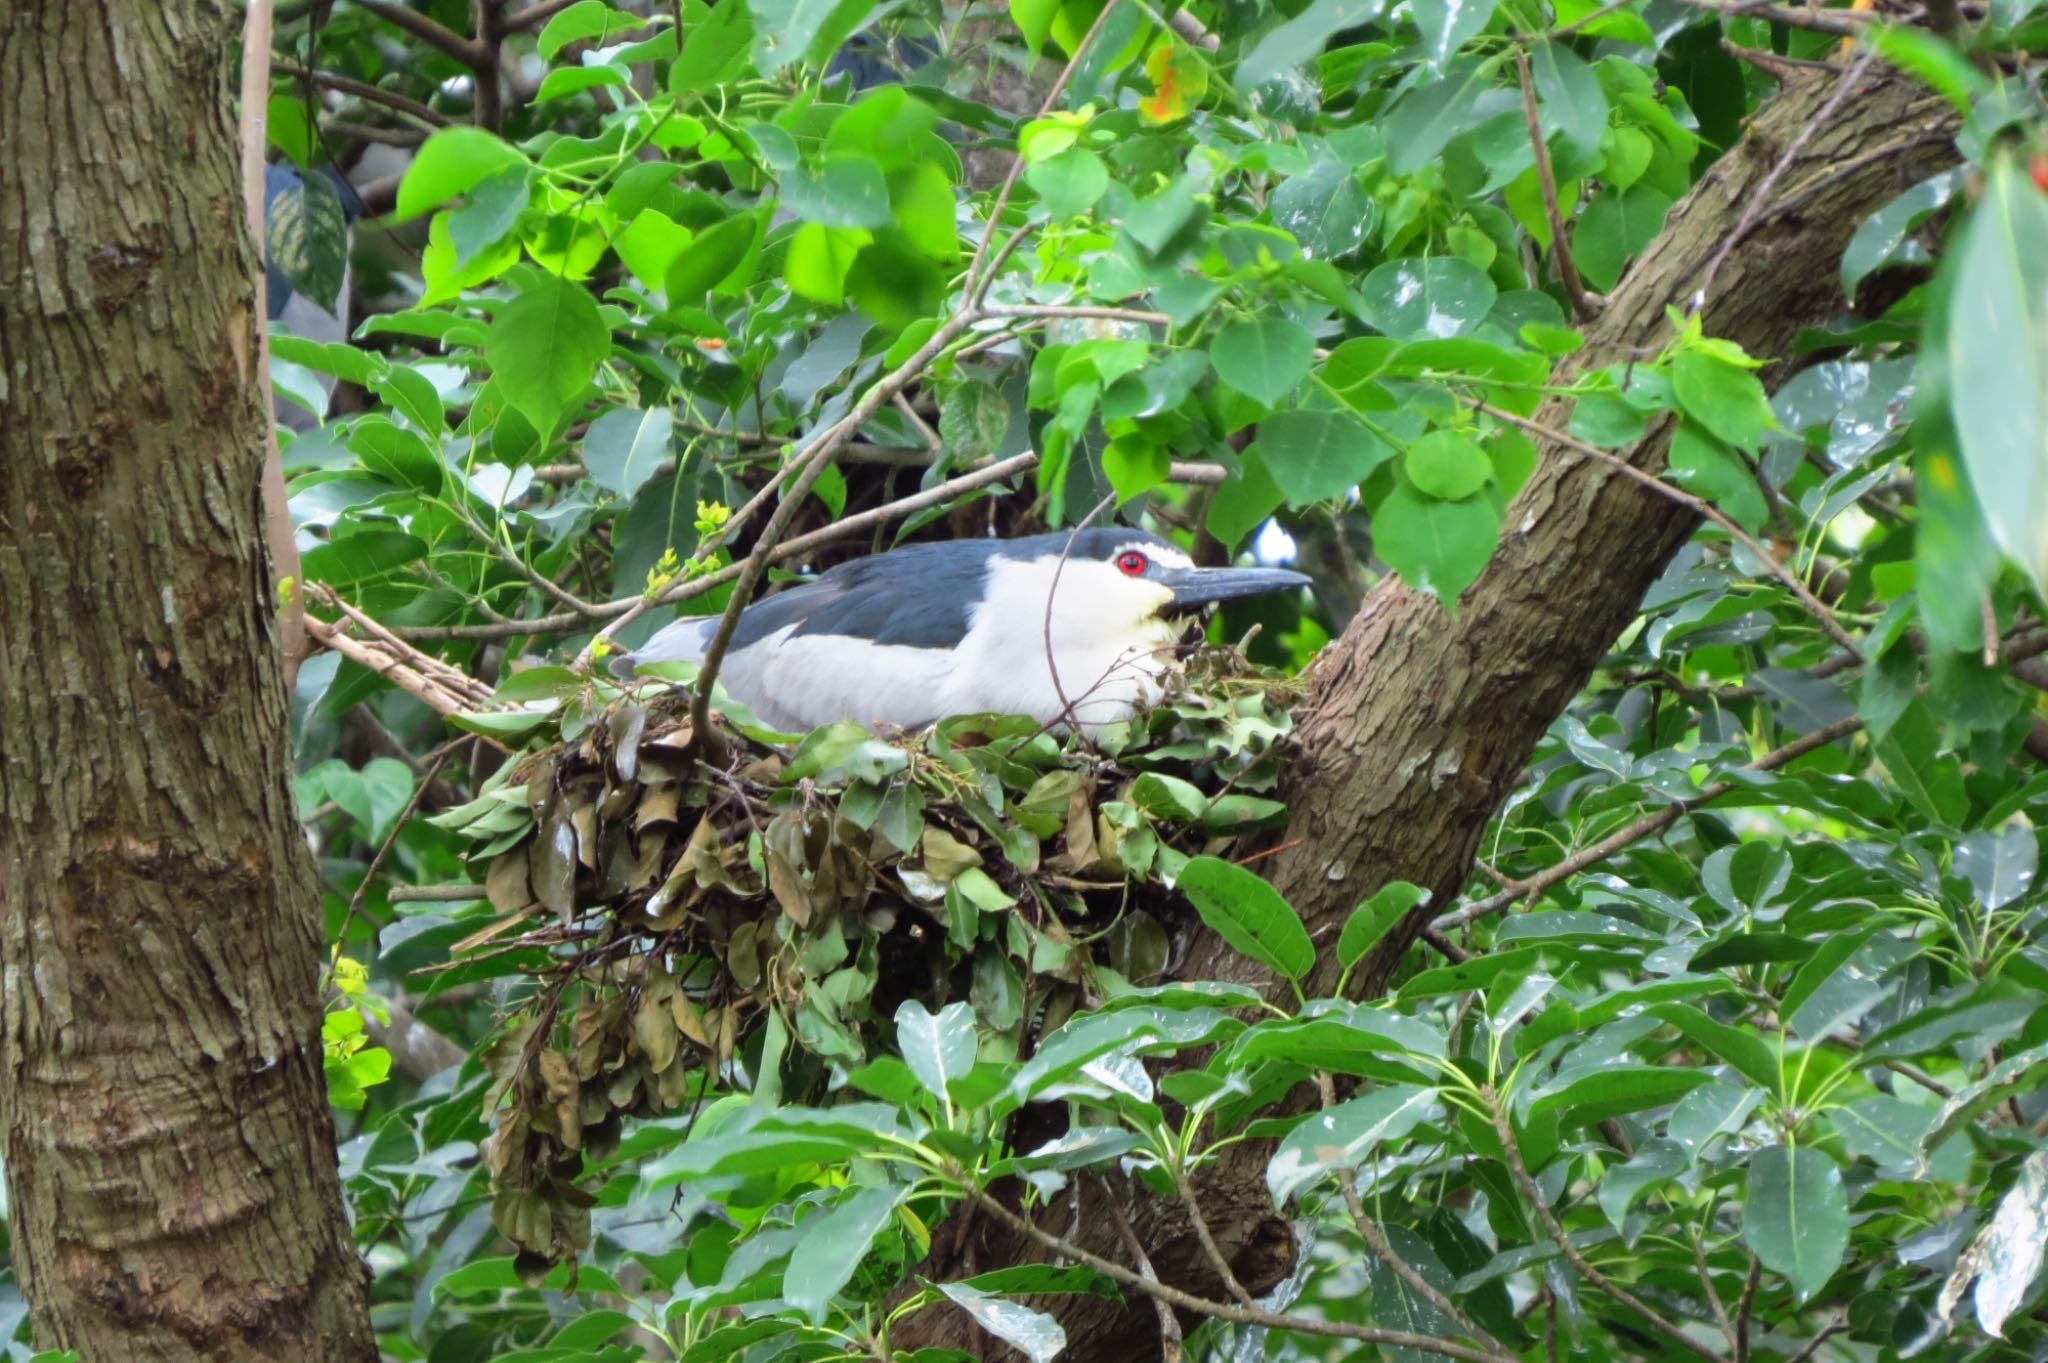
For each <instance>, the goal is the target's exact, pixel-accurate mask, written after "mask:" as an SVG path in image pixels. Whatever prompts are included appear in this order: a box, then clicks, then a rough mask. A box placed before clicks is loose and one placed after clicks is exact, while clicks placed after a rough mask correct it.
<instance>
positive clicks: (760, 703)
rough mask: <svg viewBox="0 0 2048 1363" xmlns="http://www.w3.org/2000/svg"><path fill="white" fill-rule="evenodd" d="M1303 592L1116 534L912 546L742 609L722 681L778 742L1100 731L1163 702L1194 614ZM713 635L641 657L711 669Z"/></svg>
mask: <svg viewBox="0 0 2048 1363" xmlns="http://www.w3.org/2000/svg"><path fill="white" fill-rule="evenodd" d="M1063 556H1064V561H1063ZM1307 583H1308V579H1307V578H1306V577H1303V576H1302V575H1301V574H1300V573H1292V572H1288V571H1286V570H1285V569H1281V568H1198V567H1196V566H1195V564H1194V561H1193V560H1191V559H1190V558H1189V557H1188V556H1187V555H1186V554H1184V553H1182V552H1181V551H1180V550H1178V549H1176V548H1174V547H1173V545H1171V544H1169V543H1167V542H1166V541H1165V540H1163V539H1161V538H1159V537H1158V536H1157V535H1149V534H1146V533H1144V532H1143V531H1139V530H1127V529H1121V528H1117V527H1109V528H1104V529H1095V530H1083V531H1080V532H1079V533H1077V534H1069V533H1068V532H1065V531H1060V532H1056V533H1053V534H1049V535H1032V536H1029V537H1027V538H1023V539H1012V540H993V539H991V540H956V541H952V542H950V543H938V544H912V545H906V546H904V547H902V548H900V549H892V550H890V551H889V552H888V553H885V554H876V555H874V556H873V557H871V558H863V559H855V560H854V561H853V562H851V563H842V564H840V565H839V566H838V567H836V568H833V569H831V570H829V571H828V572H825V573H822V574H820V575H819V576H818V577H817V578H815V579H813V580H812V581H809V582H806V583H804V584H802V585H801V586H798V587H793V588H791V589H790V590H788V591H785V592H783V593H781V594H780V595H778V596H772V597H769V598H768V599H766V600H764V601H761V602H758V603H756V604H755V605H753V606H751V607H749V608H748V609H747V611H746V612H745V613H744V614H743V615H742V616H741V617H740V624H739V629H738V632H737V633H735V634H734V635H733V642H732V647H731V648H730V650H728V652H727V655H726V657H725V660H724V662H723V664H722V665H721V668H720V670H719V674H718V679H719V683H720V685H722V686H723V687H724V688H725V690H726V691H727V693H728V694H730V695H731V696H732V697H733V698H734V699H735V700H737V701H739V702H740V703H741V704H742V705H745V706H746V707H747V708H748V709H750V710H752V711H753V712H754V713H755V714H756V715H758V716H760V718H761V719H762V720H763V721H765V722H766V723H768V724H772V725H774V726H775V727H776V728H778V729H782V730H784V731H786V732H796V733H802V732H807V731H808V730H811V729H814V728H817V727H818V726H819V725H822V724H830V723H833V722H835V721H839V720H847V719H850V720H854V721H857V722H859V723H863V724H870V725H874V724H887V725H894V726H897V727H899V728H905V729H910V728H916V727H918V726H920V725H924V724H929V723H931V722H932V721H933V720H936V719H942V718H944V717H946V716H948V715H962V714H978V713H981V712H984V711H995V712H999V713H1003V714H1021V715H1029V716H1031V717H1032V718H1034V719H1037V720H1039V721H1040V722H1042V723H1048V724H1050V723H1067V722H1072V723H1075V724H1078V725H1079V726H1080V727H1081V728H1082V729H1083V730H1084V731H1087V730H1094V729H1097V728H1099V727H1100V726H1102V725H1104V724H1108V723H1112V722H1114V721H1116V720H1120V719H1125V718H1127V717H1129V716H1130V715H1131V714H1132V712H1133V711H1134V710H1135V709H1136V708H1137V706H1138V705H1139V704H1140V703H1142V702H1150V701H1152V700H1155V699H1157V697H1158V695H1159V693H1160V679H1161V676H1162V675H1163V674H1164V673H1165V672H1166V670H1167V669H1168V668H1170V667H1171V666H1172V665H1173V657H1172V651H1173V648H1174V646H1175V645H1176V644H1177V643H1178V642H1179V641H1180V639H1181V637H1182V636H1183V635H1184V634H1185V633H1186V631H1187V626H1188V623H1189V620H1190V618H1191V617H1194V616H1198V615H1200V614H1201V613H1202V612H1203V611H1205V610H1207V609H1208V608H1209V607H1211V606H1214V605H1215V604H1216V603H1218V602H1220V601H1228V600H1231V599H1232V598H1235V597H1245V596H1256V595H1259V594H1261V593H1265V592H1274V591H1282V590H1287V589H1290V588H1297V587H1302V586H1305V585H1307ZM1055 584H1056V585H1055ZM717 627H718V622H717V619H716V618H715V617H693V618H686V619H682V620H678V621H676V622H675V623H674V624H672V625H670V626H668V627H667V628H666V629H664V630H662V631H661V632H660V633H658V634H656V635H655V636H654V637H653V638H651V639H649V640H648V641H647V643H646V645H645V646H644V647H642V648H641V649H639V650H638V651H637V652H636V653H635V654H634V655H633V657H632V659H631V662H632V663H634V664H638V663H656V662H671V661H677V660H682V661H688V662H701V661H702V660H703V657H704V650H705V649H706V647H708V645H709V644H710V641H711V636H712V635H713V634H714V633H715V632H716V630H717ZM1063 697H1064V699H1063ZM1069 706H1071V709H1069Z"/></svg>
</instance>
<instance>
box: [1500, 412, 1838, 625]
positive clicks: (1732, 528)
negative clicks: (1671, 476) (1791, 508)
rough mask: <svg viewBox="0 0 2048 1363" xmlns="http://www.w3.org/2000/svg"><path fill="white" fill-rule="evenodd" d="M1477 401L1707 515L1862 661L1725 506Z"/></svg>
mask: <svg viewBox="0 0 2048 1363" xmlns="http://www.w3.org/2000/svg"><path fill="white" fill-rule="evenodd" d="M1474 405H1475V406H1477V407H1478V408H1479V410H1480V411H1482V412H1485V413H1486V414H1487V415H1488V416H1490V417H1493V418H1495V419H1496V420H1499V421H1506V422H1510V423H1512V424H1513V425H1515V426H1519V427H1520V428H1521V429H1523V430H1524V431H1527V432H1528V433H1529V434H1530V435H1536V436H1541V437H1542V438H1543V439H1545V440H1548V441H1550V442H1551V443H1552V444H1554V445H1562V446H1564V447H1565V448H1566V449H1568V450H1570V451H1572V452H1573V453H1574V454H1579V455H1583V456H1584V457H1586V458H1588V459H1592V460H1596V461H1598V462H1599V463H1602V464H1605V465H1607V466H1608V467H1610V468H1612V469H1614V470H1616V471H1617V472H1619V473H1622V474H1624V475H1626V476H1627V477H1629V478H1632V479H1634V480H1635V481H1636V482H1638V483H1641V484H1642V485H1643V486H1644V487H1646V488H1649V489H1650V490H1651V491H1652V492H1655V493H1656V494H1657V495H1658V496H1660V497H1665V498H1669V499H1670V500H1671V501H1674V502H1677V503H1678V504H1679V505H1680V506H1682V507H1684V508H1686V509H1687V510H1688V511H1691V512H1693V513H1694V514H1695V515H1698V516H1704V517H1705V518H1706V519H1708V520H1710V521H1712V522H1713V523H1714V524H1715V525H1718V526H1720V527H1721V529H1722V530H1724V531H1726V532H1727V533H1728V535H1729V537H1730V538H1732V539H1734V540H1735V541H1736V543H1738V544H1740V545H1741V546H1742V547H1743V548H1745V549H1747V550H1749V552H1750V553H1751V554H1752V555H1754V556H1755V557H1756V559H1757V561H1758V562H1760V563H1762V564H1763V565H1764V566H1765V567H1766V568H1768V569H1769V570H1770V571H1771V574H1772V576H1774V577H1776V578H1777V579H1778V580H1779V581H1780V582H1782V583H1784V584H1785V586H1786V587H1787V588H1788V589H1789V590H1790V591H1791V593H1792V595H1793V596H1795V597H1797V598H1798V600H1799V604H1800V605H1802V606H1804V607H1806V609H1807V612H1808V613H1809V614H1810V615H1812V616H1813V618H1814V619H1815V620H1816V621H1817V622H1818V623H1819V624H1820V627H1821V630H1822V632H1823V633H1825V634H1826V635H1827V636H1828V638H1830V639H1832V640H1834V641H1835V642H1836V643H1837V644H1839V645H1841V647H1842V648H1843V649H1844V650H1846V651H1847V652H1848V653H1849V654H1850V655H1851V656H1852V657H1854V658H1855V659H1857V660H1858V661H1861V659H1862V657H1863V652H1862V650H1861V649H1859V648H1858V647H1857V645H1856V637H1855V636H1854V635H1852V634H1850V633H1849V631H1848V630H1846V629H1844V628H1842V623H1841V621H1839V620H1837V619H1835V613H1834V612H1833V611H1831V610H1829V609H1828V608H1827V605H1826V603H1825V602H1823V601H1822V600H1821V599H1820V598H1819V597H1817V596H1815V595H1814V594H1813V591H1812V589H1811V588H1809V587H1808V586H1807V585H1806V584H1805V583H1804V582H1802V581H1800V579H1799V575H1798V574H1797V573H1795V572H1793V571H1792V570H1791V569H1790V568H1787V567H1786V566H1785V565H1784V564H1783V563H1780V562H1779V561H1778V559H1777V557H1776V556H1775V555H1773V554H1772V553H1771V552H1770V551H1769V550H1767V549H1765V548H1764V547H1763V545H1761V544H1759V543H1757V541H1756V537H1755V536H1753V535H1751V534H1750V533H1749V532H1748V531H1747V530H1744V529H1743V528H1742V527H1741V526H1739V525H1737V524H1736V523H1735V522H1734V521H1732V520H1730V519H1729V518H1728V517H1727V516H1726V515H1725V514H1724V513H1723V512H1722V511H1721V509H1720V508H1719V507H1716V506H1715V505H1714V504H1713V503H1711V502H1708V501H1705V500H1703V499H1701V498H1699V497H1695V496H1693V495H1692V494H1691V493H1690V492H1687V491H1686V490H1685V489H1684V488H1682V487H1679V486H1677V485H1675V484H1673V483H1667V482H1665V481H1664V480H1663V479H1662V478H1659V477H1658V476H1657V475H1656V474H1654V473H1647V472H1645V471H1644V470H1642V469H1639V468H1637V467H1636V466H1635V465H1634V464H1631V463H1629V462H1628V461H1627V460H1626V459H1623V458H1621V457H1620V456H1618V455H1614V454H1610V453H1608V452H1607V451H1606V450H1603V449H1598V448H1596V447H1594V446H1592V445H1589V444H1587V443H1586V442H1585V441H1583V440H1580V439H1578V438H1577V437H1576V436H1573V435H1570V434H1568V433H1566V432H1564V431H1560V430H1558V429H1556V428H1555V427H1551V426H1545V425H1543V424H1542V423H1541V422H1537V421H1531V420H1529V419H1528V418H1527V417H1524V416H1518V415H1516V414H1515V413H1513V412H1510V411H1508V410H1507V409H1506V408H1505V407H1496V406H1494V405H1493V404H1492V403H1488V402H1480V403H1475V404H1474Z"/></svg>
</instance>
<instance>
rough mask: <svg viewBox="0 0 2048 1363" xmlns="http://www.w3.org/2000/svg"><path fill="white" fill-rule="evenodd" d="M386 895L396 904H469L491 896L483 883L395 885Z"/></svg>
mask: <svg viewBox="0 0 2048 1363" xmlns="http://www.w3.org/2000/svg"><path fill="white" fill-rule="evenodd" d="M384 897H385V898H386V899H388V900H390V901H391V902H392V903H394V904H467V903H469V902H470V901H471V900H476V899H488V898H489V897H490V896H489V895H488V894H487V893H486V892H485V890H484V887H483V886H481V885H393V886H392V887H391V892H390V893H389V894H387V895H385V896H384Z"/></svg>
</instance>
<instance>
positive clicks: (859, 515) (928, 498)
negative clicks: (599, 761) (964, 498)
mask: <svg viewBox="0 0 2048 1363" xmlns="http://www.w3.org/2000/svg"><path fill="white" fill-rule="evenodd" d="M1037 465H1038V454H1037V452H1036V451H1035V450H1026V451H1025V452H1024V453H1022V454H1017V455H1012V456H1011V457H1010V458H1008V459H1005V460H1003V461H1001V462H1000V463H995V464H990V465H988V466H987V467H985V468H980V469H976V470H974V471H973V472H971V473H963V474H961V475H960V476H959V477H957V478H949V479H947V480H946V481H945V482H943V483H940V484H939V485H938V486H937V487H931V488H926V489H925V490H924V491H922V492H914V493H912V494H911V495H909V496H908V497H899V498H897V499H896V500H895V501H893V502H887V503H884V504H883V505H881V506H877V507H873V508H870V509H869V510H866V511H861V512H856V513H855V514H854V515H851V516H842V517H840V518H839V519H838V520H836V521H834V522H832V523H831V524H830V525H827V526H823V527H821V528H819V529H817V530H813V531H811V532H810V533H809V534H805V535H798V536H797V537H796V538H794V539H792V540H789V541H787V542H785V543H783V544H780V545H777V546H775V547H773V548H772V549H770V550H768V551H766V552H767V553H768V557H769V560H770V561H771V562H780V561H782V560H783V559H787V558H795V557H797V556H798V555H800V554H807V553H809V552H810V551H811V550H813V549H816V548H819V547H820V546H822V545H826V544H829V543H831V542H832V541H833V540H836V539H843V538H844V537H846V536H848V535H856V534H859V533H861V532H862V531H864V530H872V529H874V528H875V527H876V526H878V525H886V524H888V523H889V522H890V521H892V520H896V519H898V518H899V517H903V516H912V515H915V514H917V513H918V512H920V511H923V510H925V509H926V508H928V507H934V506H938V505H939V504H941V503H942V502H945V501H947V500H949V499H951V498H953V497H957V496H959V495H960V494H961V493H963V492H972V491H974V490H975V489H976V488H981V487H987V486H988V485H989V484H991V483H1000V482H1002V481H1003V480H1004V479H1005V478H1009V477H1011V476H1012V475H1014V474H1018V473H1023V472H1024V471H1026V470H1027V469H1031V468H1035V467H1037ZM761 552H763V551H762V550H760V549H756V550H755V553H757V554H758V553H761ZM740 569H741V565H740V564H737V563H734V564H729V565H727V566H726V567H724V568H721V569H719V570H718V571H717V572H715V573H707V574H705V575H704V576H703V577H700V578H698V579H697V580H696V581H695V582H692V583H688V584H686V585H687V586H690V587H693V588H695V590H693V591H690V592H688V593H686V594H683V595H673V596H672V595H671V594H669V593H664V594H663V595H662V596H661V597H660V598H659V600H658V601H657V602H656V603H655V604H657V605H659V604H666V603H667V602H669V601H670V600H684V599H686V598H687V597H688V596H698V595H702V594H703V593H704V592H708V591H711V590H713V589H714V588H716V587H721V586H723V585H725V584H726V583H727V582H732V581H736V580H737V579H738V578H739V575H740ZM635 614H636V612H627V613H626V614H624V615H622V616H620V617H619V618H618V619H616V620H614V621H612V623H611V624H609V625H607V626H605V628H604V630H603V635H604V637H606V638H614V637H616V636H617V634H618V632H619V631H620V630H621V629H623V628H625V626H626V624H627V623H628V622H629V621H630V620H631V619H632V618H633V617H634V615H635ZM586 651H587V650H586Z"/></svg>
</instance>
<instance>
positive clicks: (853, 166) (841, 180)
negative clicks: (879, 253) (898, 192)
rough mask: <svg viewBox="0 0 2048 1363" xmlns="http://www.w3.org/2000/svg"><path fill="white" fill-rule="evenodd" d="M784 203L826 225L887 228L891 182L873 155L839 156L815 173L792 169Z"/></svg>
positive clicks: (784, 181) (784, 185)
mask: <svg viewBox="0 0 2048 1363" xmlns="http://www.w3.org/2000/svg"><path fill="white" fill-rule="evenodd" d="M782 206H783V207H784V208H786V209H788V210H789V211H790V212H792V213H794V214H796V215H797V216H798V217H799V218H802V219H803V220H804V221H805V222H815V223H818V224H821V225H822V226H825V227H868V228H874V227H887V226H888V225H889V224H890V222H891V221H892V219H891V218H890V216H889V185H888V182H887V181H886V180H884V179H883V178H882V167H881V166H880V164H878V163H877V162H876V161H875V159H874V158H873V157H871V156H839V157H835V158H833V159H832V160H830V161H827V162H826V163H825V164H824V165H822V166H820V167H819V168H818V172H817V174H815V175H811V174H807V173H805V172H803V171H800V170H799V171H792V172H790V173H789V174H788V175H786V176H784V177H783V179H782Z"/></svg>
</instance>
